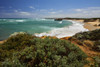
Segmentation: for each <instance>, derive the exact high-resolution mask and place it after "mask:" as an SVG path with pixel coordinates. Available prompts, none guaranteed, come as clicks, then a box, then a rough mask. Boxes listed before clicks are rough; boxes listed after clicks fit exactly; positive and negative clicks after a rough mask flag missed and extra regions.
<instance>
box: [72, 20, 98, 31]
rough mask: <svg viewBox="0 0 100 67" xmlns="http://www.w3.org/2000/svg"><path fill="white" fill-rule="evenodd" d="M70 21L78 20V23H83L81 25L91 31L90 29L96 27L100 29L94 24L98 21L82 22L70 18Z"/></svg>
mask: <svg viewBox="0 0 100 67" xmlns="http://www.w3.org/2000/svg"><path fill="white" fill-rule="evenodd" d="M72 21H76V22H80V23H83V24H84V25H83V27H84V28H86V29H88V30H89V31H92V30H96V29H100V26H96V25H99V24H100V22H95V21H94V22H84V21H83V20H72Z"/></svg>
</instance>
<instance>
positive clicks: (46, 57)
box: [0, 33, 88, 67]
mask: <svg viewBox="0 0 100 67" xmlns="http://www.w3.org/2000/svg"><path fill="white" fill-rule="evenodd" d="M86 58H87V56H86V55H85V53H83V52H82V51H81V50H80V49H79V48H78V47H77V46H75V45H74V44H71V43H70V42H69V41H65V40H60V39H57V38H55V39H53V38H49V37H47V38H44V39H41V38H38V37H35V36H32V35H29V34H27V33H24V34H17V35H15V36H11V37H10V38H8V39H7V41H6V42H5V43H3V44H1V45H0V67H83V66H84V65H85V64H87V63H88V61H87V60H86Z"/></svg>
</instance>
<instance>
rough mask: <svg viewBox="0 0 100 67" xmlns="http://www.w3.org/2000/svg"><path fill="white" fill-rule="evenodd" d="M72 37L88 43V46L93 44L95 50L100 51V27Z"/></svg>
mask: <svg viewBox="0 0 100 67" xmlns="http://www.w3.org/2000/svg"><path fill="white" fill-rule="evenodd" d="M71 39H74V40H75V39H76V40H79V41H80V42H82V43H85V44H87V46H88V45H90V46H92V49H93V50H95V51H100V29H97V30H93V31H88V32H83V33H82V32H81V33H77V34H75V35H74V36H73V37H72V38H71ZM86 41H87V42H86Z"/></svg>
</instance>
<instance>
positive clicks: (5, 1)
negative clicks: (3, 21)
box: [0, 0, 100, 18]
mask: <svg viewBox="0 0 100 67" xmlns="http://www.w3.org/2000/svg"><path fill="white" fill-rule="evenodd" d="M44 17H100V0H0V18H44Z"/></svg>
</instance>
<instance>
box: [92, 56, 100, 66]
mask: <svg viewBox="0 0 100 67" xmlns="http://www.w3.org/2000/svg"><path fill="white" fill-rule="evenodd" d="M93 60H94V64H93V65H91V67H100V57H98V56H96V57H93Z"/></svg>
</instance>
